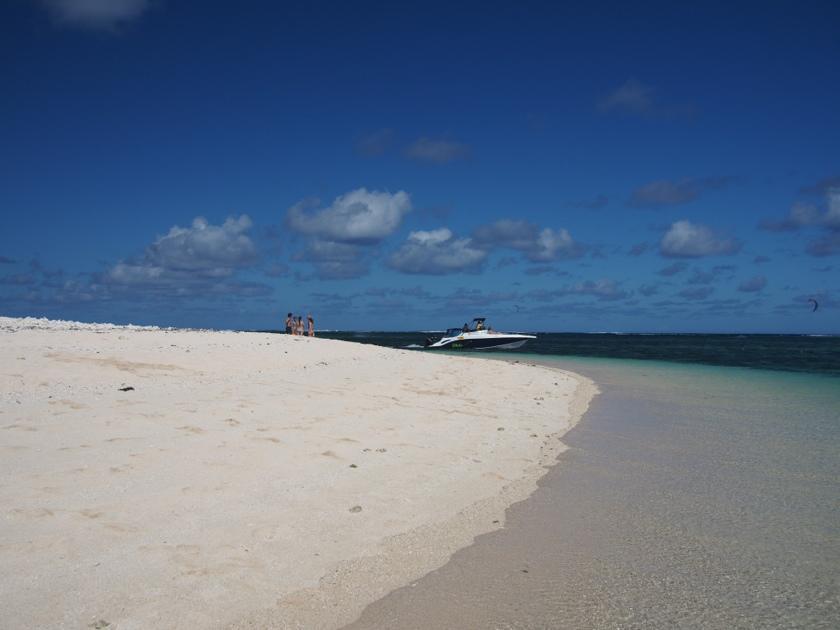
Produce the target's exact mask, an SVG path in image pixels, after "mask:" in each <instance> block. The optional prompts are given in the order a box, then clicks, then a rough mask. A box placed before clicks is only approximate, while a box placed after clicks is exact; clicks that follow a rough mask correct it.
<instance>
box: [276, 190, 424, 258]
mask: <svg viewBox="0 0 840 630" xmlns="http://www.w3.org/2000/svg"><path fill="white" fill-rule="evenodd" d="M312 205H313V204H311V203H306V202H301V203H298V204H295V205H294V206H292V207H291V208H289V210H288V212H287V214H286V224H287V225H288V226H289V227H290V228H291V229H292V230H294V231H296V232H299V233H301V234H306V235H308V236H313V237H316V238H318V239H320V240H321V241H333V242H337V243H355V244H367V245H369V244H375V243H378V242H380V241H381V240H382V239H384V238H385V237H386V236H388V235H390V234H392V233H393V232H394V231H395V230H396V229H397V228H398V227H399V225H400V223H401V222H402V219H403V217H404V216H405V215H406V214H408V213H409V212H410V211H411V199H410V197H409V195H408V193H406V192H404V191H402V190H401V191H399V192H397V193H394V194H391V193H388V192H380V191H377V190H372V191H368V190H367V189H366V188H359V189H357V190H353V191H350V192H348V193H345V194H343V195H341V196H339V197H336V199H335V200H334V201H333V203H332V204H331V205H330V206H328V207H326V208H321V209H314V210H313V209H312V207H311V206H312Z"/></svg>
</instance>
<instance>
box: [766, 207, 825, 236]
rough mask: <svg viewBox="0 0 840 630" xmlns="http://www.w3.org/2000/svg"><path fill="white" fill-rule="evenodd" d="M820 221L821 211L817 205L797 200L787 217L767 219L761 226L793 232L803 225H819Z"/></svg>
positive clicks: (777, 230) (775, 230)
mask: <svg viewBox="0 0 840 630" xmlns="http://www.w3.org/2000/svg"><path fill="white" fill-rule="evenodd" d="M819 222H820V211H819V210H818V209H817V207H816V206H815V205H813V204H810V203H802V202H799V201H797V202H796V203H794V204H793V205H792V206H791V207H790V210H789V211H788V215H787V216H786V217H784V218H783V219H765V220H763V221H762V222H761V223H760V224H759V227H760V228H761V229H763V230H767V231H768V232H793V231H796V230H798V229H800V228H802V227H806V226H809V225H817V224H818V223H819Z"/></svg>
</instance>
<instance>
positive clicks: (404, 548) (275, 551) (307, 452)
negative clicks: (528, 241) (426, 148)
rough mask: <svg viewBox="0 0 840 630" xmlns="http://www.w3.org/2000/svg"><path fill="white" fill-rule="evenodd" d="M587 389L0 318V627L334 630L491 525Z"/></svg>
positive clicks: (426, 363) (487, 371)
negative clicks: (304, 629) (310, 629)
mask: <svg viewBox="0 0 840 630" xmlns="http://www.w3.org/2000/svg"><path fill="white" fill-rule="evenodd" d="M596 391H597V390H596V389H595V387H594V385H593V384H592V382H591V381H588V380H587V379H585V378H583V377H580V376H578V375H576V374H573V373H571V372H567V371H562V370H557V369H550V368H546V367H542V366H533V365H525V364H515V363H508V362H500V361H484V360H482V359H480V358H474V357H469V356H463V357H462V356H444V355H435V354H430V353H422V352H412V351H406V350H392V349H387V348H379V347H374V346H370V345H362V344H354V343H348V342H342V341H334V340H327V339H319V338H314V339H310V338H300V337H289V336H285V335H273V334H266V333H237V332H213V331H189V330H173V329H158V328H143V327H119V326H111V325H102V324H76V323H72V322H52V321H47V320H36V319H30V318H27V319H11V318H0V453H2V455H1V456H0V505H2V508H0V509H2V514H3V518H2V521H0V563H2V566H3V567H4V571H3V575H2V577H0V610H3V611H4V612H3V613H0V627H3V628H31V627H51V628H65V627H66V628H79V627H82V628H83V627H117V628H120V629H126V628H149V627H167V628H230V627H234V628H237V627H243V628H244V627H278V628H311V627H318V628H334V627H340V626H341V625H343V624H346V623H349V622H351V621H353V620H354V619H355V618H357V617H358V615H359V614H360V613H361V611H362V610H363V609H364V607H365V605H367V604H368V603H370V602H372V601H375V600H377V599H378V598H380V597H382V596H384V595H385V594H387V593H388V592H390V591H393V590H394V589H396V588H398V587H400V586H403V585H405V584H408V583H409V582H411V581H412V580H415V579H417V578H419V577H421V576H423V575H425V574H426V573H428V572H429V571H431V570H433V569H435V568H437V567H440V566H442V565H443V564H444V563H446V561H447V560H448V559H449V558H450V557H451V555H452V554H453V553H454V552H455V551H457V550H458V549H459V548H462V547H464V546H466V545H469V544H470V543H471V542H472V541H473V540H474V538H475V536H476V535H478V534H481V533H485V532H488V531H492V530H494V529H498V528H500V527H502V526H503V523H504V512H505V509H506V508H507V507H508V506H509V505H511V504H512V503H514V502H516V501H520V500H522V499H524V498H525V497H527V496H528V495H529V494H530V493H531V492H533V491H534V489H535V488H536V481H537V479H538V478H539V477H541V476H542V475H543V474H544V473H545V470H546V466H547V465H550V464H551V463H553V462H554V460H555V458H556V456H557V455H558V454H559V453H560V452H561V451H562V450H563V449H564V448H565V447H564V445H563V443H562V441H560V439H559V438H560V437H561V436H562V435H563V434H564V433H565V432H566V431H568V430H569V429H570V428H571V427H572V426H573V425H574V424H575V423H576V422H577V420H578V419H579V418H580V416H581V415H582V414H583V412H584V411H585V409H586V407H587V405H588V403H589V401H590V399H591V398H592V396H593V395H594V393H595V392H596ZM105 624H109V625H108V626H106V625H105Z"/></svg>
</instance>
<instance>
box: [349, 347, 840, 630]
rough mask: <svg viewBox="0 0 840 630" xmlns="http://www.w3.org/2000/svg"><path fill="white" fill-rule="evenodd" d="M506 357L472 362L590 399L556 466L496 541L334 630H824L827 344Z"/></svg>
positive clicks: (839, 403)
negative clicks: (546, 378)
mask: <svg viewBox="0 0 840 630" xmlns="http://www.w3.org/2000/svg"><path fill="white" fill-rule="evenodd" d="M354 335H360V336H354ZM418 335H421V336H420V338H421V339H422V338H423V337H422V335H423V333H418V334H415V335H413V336H412V335H404V334H396V335H395V334H390V333H350V334H347V336H345V335H342V336H341V337H342V338H350V339H353V340H356V341H365V342H368V343H380V344H382V345H388V346H394V347H400V346H404V345H408V343H417V336H418ZM524 349H526V350H528V352H522V353H501V352H500V353H494V354H487V355H480V354H479V355H478V356H487V357H488V359H502V360H504V359H507V360H510V359H515V360H520V361H528V362H535V363H543V364H548V365H552V366H556V367H559V368H562V369H568V370H572V371H575V372H578V373H581V374H584V375H586V376H588V377H589V378H591V379H592V380H594V381H595V382H596V383H597V384H598V386H599V388H600V390H601V394H600V395H599V396H597V397H596V398H595V400H594V401H593V403H592V405H591V407H590V409H589V411H588V412H587V413H586V415H585V416H584V418H583V419H582V420H581V422H580V423H579V424H578V425H577V426H576V427H575V428H574V429H572V430H571V431H570V432H569V433H568V434H566V436H565V437H564V438H563V441H564V442H565V443H566V444H568V445H569V447H570V448H569V450H568V451H566V452H565V453H564V454H562V455H561V456H560V457H559V459H558V462H557V464H556V465H555V466H553V467H552V468H551V469H550V470H549V471H548V472H547V474H546V475H545V477H543V479H542V480H541V481H540V484H539V488H538V490H537V491H536V492H535V493H534V494H533V495H532V496H531V497H529V498H528V499H527V500H526V501H524V502H521V503H519V504H516V505H514V506H512V507H511V508H510V509H509V510H508V512H507V514H506V522H505V527H504V528H503V529H501V530H498V531H494V532H491V533H489V534H486V535H483V536H480V537H478V538H477V539H476V542H475V544H473V545H472V546H470V547H467V548H465V549H462V550H461V551H459V552H457V553H456V554H455V555H454V556H453V557H452V558H451V560H450V561H449V562H448V563H447V564H446V565H444V566H443V567H441V568H440V569H438V570H436V571H434V572H432V573H430V574H429V575H427V576H425V577H424V578H422V579H420V580H418V581H417V582H416V583H414V584H413V585H411V586H409V587H406V588H403V589H400V590H397V591H395V592H393V593H391V594H390V595H388V596H387V597H385V598H383V599H382V600H380V601H378V602H375V603H374V604H372V605H371V606H369V607H368V608H367V609H366V611H365V613H364V614H363V616H362V618H361V619H360V620H359V622H357V623H356V624H354V625H353V626H351V627H353V628H375V627H400V628H418V629H419V628H454V627H458V628H720V629H729V628H838V627H840V380H838V379H837V376H838V375H840V338H837V337H799V336H776V335H746V336H740V335H650V336H649V335H541V336H540V338H539V339H538V340H537V342H536V343H534V344H532V345H530V346H526V347H525V348H524ZM474 354H475V353H474ZM617 357H633V358H617ZM514 394H515V392H512V395H514Z"/></svg>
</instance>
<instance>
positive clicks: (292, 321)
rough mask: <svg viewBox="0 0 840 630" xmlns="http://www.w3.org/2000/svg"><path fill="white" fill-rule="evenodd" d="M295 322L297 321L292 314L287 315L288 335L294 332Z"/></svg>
mask: <svg viewBox="0 0 840 630" xmlns="http://www.w3.org/2000/svg"><path fill="white" fill-rule="evenodd" d="M294 323H295V320H294V319H293V318H292V314H291V313H289V314H288V315H286V334H287V335H292V334H294V331H292V324H294Z"/></svg>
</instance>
